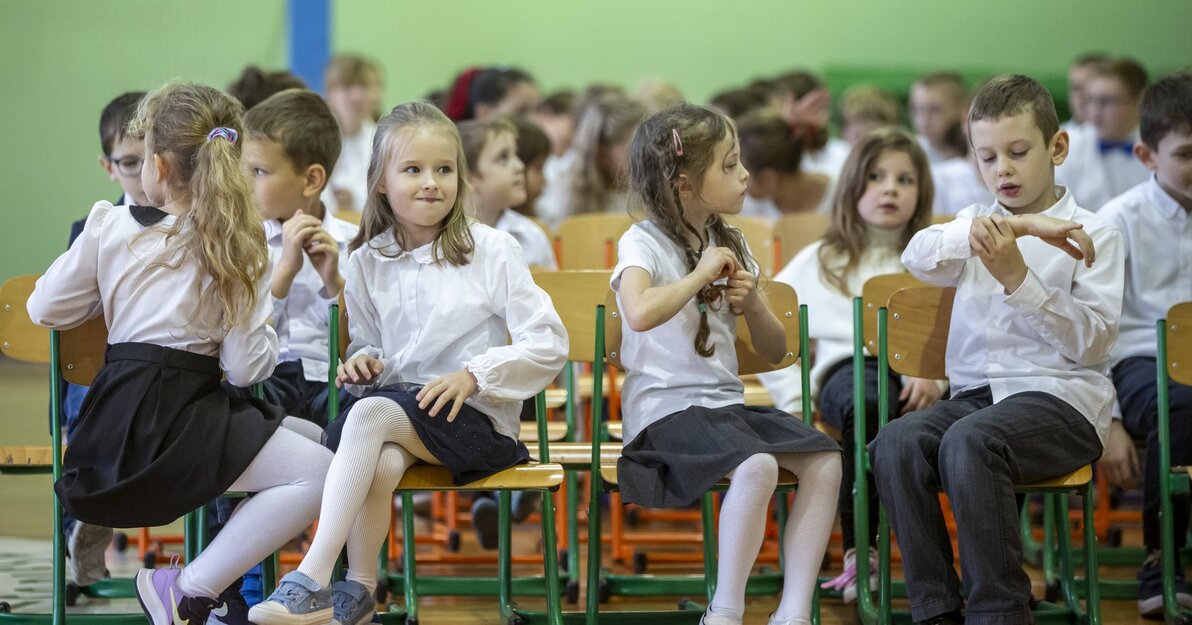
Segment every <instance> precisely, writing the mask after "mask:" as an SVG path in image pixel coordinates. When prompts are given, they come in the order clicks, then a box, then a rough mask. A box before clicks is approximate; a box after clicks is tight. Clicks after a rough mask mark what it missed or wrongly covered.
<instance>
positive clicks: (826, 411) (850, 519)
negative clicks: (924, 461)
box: [816, 358, 902, 557]
mask: <svg viewBox="0 0 1192 625" xmlns="http://www.w3.org/2000/svg"><path fill="white" fill-rule="evenodd" d="M877 365H878V362H877V358H866V359H865V442H866V443H868V442H871V441H872V440H873V437H875V436H877V406H878V397H877ZM901 392H902V378H901V377H900V376H899V375H897V374H894V373H891V374H890V396H889V398H888V399H889V401H888V405H889V407H890V418H891V419H893V418H895V417H897V416H898V410H899V405H898V395H899V394H900V393H901ZM816 404H817V405H818V407H819V411H820V417H821V418H822V419H823V420H824V422H825V423H827V424H828V425H830V426H832V427H834V428H836V429H837V430H840V435H841V438H842V439H843V440H842V441H841V447H843V448H844V459H843V463H842V464H841V469H842V474H841V480H840V501H839V510H840V527H841V532H842V533H843V535H844V549H845V551H848V550H849V549H852V548H853V547H855V546H856V544H857V537H856V535H855V534H854V526H853V524H854V522H855V520H854V507H853V481H854V480H855V479H856V478H855V475H856V462H855V457H854V454H855V451H856V450H855V447H856V446H855V445H854V444H853V439H854V436H855V434H856V428H855V427H854V425H853V423H854V420H855V419H854V414H855V411H854V410H853V405H854V403H853V361H852V359H851V358H850V359H848V360H845V361H843V362H841V363H840V364H838V365H835V366H834V367H832V368H831V369H829V370H828V371H827V373H825V374H824V383H823V385H822V386H821V387H820V390H819V397H818V400H817V401H816ZM869 531H870V532H871V533H872V534H873V535H876V533H877V487H876V486H875V485H874V481H873V476H872V475H871V476H869ZM861 557H868V556H866V555H864V554H862V556H861Z"/></svg>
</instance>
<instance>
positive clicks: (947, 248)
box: [939, 217, 973, 260]
mask: <svg viewBox="0 0 1192 625" xmlns="http://www.w3.org/2000/svg"><path fill="white" fill-rule="evenodd" d="M972 227H973V220H972V219H967V218H962V217H958V218H956V219H953V220H952V221H949V222H948V223H947V224H944V232H943V235H942V236H941V237H940V247H939V257H940V260H968V259H970V258H972V257H973V246H972V245H970V244H969V232H970V231H971V230H972Z"/></svg>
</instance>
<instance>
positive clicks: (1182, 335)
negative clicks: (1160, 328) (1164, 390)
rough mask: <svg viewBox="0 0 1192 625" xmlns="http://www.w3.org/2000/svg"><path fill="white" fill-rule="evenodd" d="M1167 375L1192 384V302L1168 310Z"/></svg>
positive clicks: (1185, 383)
mask: <svg viewBox="0 0 1192 625" xmlns="http://www.w3.org/2000/svg"><path fill="white" fill-rule="evenodd" d="M1167 375H1168V376H1170V377H1171V379H1172V380H1175V381H1176V382H1179V383H1180V384H1183V385H1185V386H1192V302H1184V303H1182V304H1176V305H1175V306H1172V307H1171V309H1170V310H1168V311H1167Z"/></svg>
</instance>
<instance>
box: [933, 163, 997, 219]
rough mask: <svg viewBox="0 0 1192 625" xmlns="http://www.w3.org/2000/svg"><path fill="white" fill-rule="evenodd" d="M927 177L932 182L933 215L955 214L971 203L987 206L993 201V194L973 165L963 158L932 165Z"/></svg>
mask: <svg viewBox="0 0 1192 625" xmlns="http://www.w3.org/2000/svg"><path fill="white" fill-rule="evenodd" d="M931 178H932V181H933V182H934V183H935V201H934V202H933V204H932V208H931V211H932V212H933V213H935V214H936V216H940V215H955V214H956V213H959V212H960V209H962V208H964V207H966V206H972V205H973V204H981V205H982V206H988V205H990V204H992V203H993V195H992V194H991V193H989V189H987V188H986V187H985V181H984V180H981V174H980V173H979V172H978V171H977V166H976V165H974V164H973V163H971V162H969V160H968V159H967V158H950V159H948V160H946V161H941V162H939V163H936V164H934V165H932V166H931Z"/></svg>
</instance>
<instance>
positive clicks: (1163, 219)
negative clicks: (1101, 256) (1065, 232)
mask: <svg viewBox="0 0 1192 625" xmlns="http://www.w3.org/2000/svg"><path fill="white" fill-rule="evenodd" d="M1097 214H1098V215H1099V216H1101V217H1104V218H1105V219H1106V220H1107V221H1109V223H1111V224H1113V225H1114V226H1116V227H1117V228H1118V229H1119V230H1121V231H1122V236H1123V237H1125V241H1126V295H1125V301H1124V302H1123V303H1122V329H1121V332H1120V333H1119V334H1118V340H1117V344H1116V345H1115V346H1114V348H1113V363H1114V364H1117V363H1118V362H1120V361H1121V360H1122V359H1124V358H1129V357H1131V356H1154V355H1155V353H1156V349H1157V348H1156V345H1155V341H1156V338H1157V337H1156V336H1155V323H1156V322H1157V321H1159V320H1160V319H1163V318H1164V317H1166V316H1167V309H1169V308H1171V307H1172V306H1173V305H1175V304H1178V303H1180V302H1188V301H1192V219H1190V218H1189V215H1188V210H1187V209H1185V208H1184V207H1183V206H1180V204H1179V203H1178V202H1176V201H1175V199H1174V198H1172V197H1171V196H1170V195H1168V194H1167V192H1166V191H1164V190H1163V187H1160V186H1159V183H1158V182H1157V181H1156V180H1155V179H1154V178H1153V177H1152V178H1151V179H1150V180H1148V181H1146V182H1144V183H1142V184H1140V185H1138V186H1136V187H1134V188H1133V189H1130V190H1129V191H1127V192H1125V193H1124V194H1122V195H1120V196H1118V197H1117V198H1115V199H1113V200H1112V201H1110V202H1109V203H1108V204H1106V205H1105V206H1104V208H1102V209H1101V210H1100V212H1098V213H1097Z"/></svg>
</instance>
